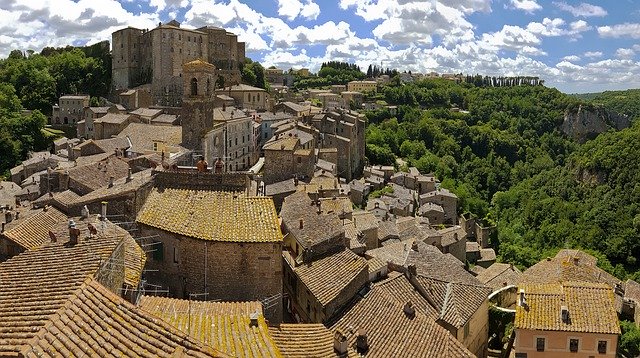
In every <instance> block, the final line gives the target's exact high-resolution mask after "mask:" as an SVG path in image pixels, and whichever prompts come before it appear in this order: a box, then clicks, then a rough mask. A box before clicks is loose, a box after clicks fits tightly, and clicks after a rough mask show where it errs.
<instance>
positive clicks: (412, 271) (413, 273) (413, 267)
mask: <svg viewBox="0 0 640 358" xmlns="http://www.w3.org/2000/svg"><path fill="white" fill-rule="evenodd" d="M407 272H409V275H410V276H416V275H417V274H418V270H417V269H416V265H409V266H408V267H407Z"/></svg>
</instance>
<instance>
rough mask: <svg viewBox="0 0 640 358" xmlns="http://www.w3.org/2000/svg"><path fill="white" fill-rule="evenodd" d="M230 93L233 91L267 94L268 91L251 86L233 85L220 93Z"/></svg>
mask: <svg viewBox="0 0 640 358" xmlns="http://www.w3.org/2000/svg"><path fill="white" fill-rule="evenodd" d="M229 91H231V92H244V91H259V92H266V90H265V89H264V88H259V87H254V86H249V85H245V84H239V85H233V86H231V87H225V88H224V89H222V90H221V91H220V92H229Z"/></svg>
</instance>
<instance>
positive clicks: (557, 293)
mask: <svg viewBox="0 0 640 358" xmlns="http://www.w3.org/2000/svg"><path fill="white" fill-rule="evenodd" d="M519 289H524V292H525V301H526V304H525V305H524V306H522V305H518V306H516V318H515V323H514V327H515V328H519V329H532V330H541V331H569V332H589V333H606V334H620V327H619V325H618V316H617V314H616V308H615V302H614V294H613V290H612V289H611V287H610V286H608V285H607V284H604V283H590V282H569V281H567V282H563V283H546V284H545V283H543V284H523V285H521V286H519ZM562 306H566V307H567V308H568V310H569V319H568V320H567V321H563V320H562V315H561V311H562Z"/></svg>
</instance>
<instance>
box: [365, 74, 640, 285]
mask: <svg viewBox="0 0 640 358" xmlns="http://www.w3.org/2000/svg"><path fill="white" fill-rule="evenodd" d="M629 92H630V93H629V94H628V95H626V97H624V96H625V95H624V94H618V95H616V96H615V98H610V97H605V96H603V97H596V98H594V99H593V104H594V106H595V107H598V106H600V105H602V106H605V107H606V108H607V109H610V110H613V111H619V112H621V113H625V114H628V115H630V116H631V117H632V118H634V117H637V116H638V113H639V112H636V111H635V110H634V106H633V105H634V104H637V101H635V100H632V101H635V103H626V100H623V98H627V99H630V100H631V99H634V98H635V97H634V96H635V94H634V91H629ZM382 93H383V96H384V99H385V101H387V102H388V103H390V104H396V105H398V113H397V114H396V115H393V116H392V115H391V114H390V112H389V110H388V109H380V110H376V111H370V112H367V117H368V118H369V120H370V123H371V124H370V126H369V127H368V129H367V147H366V149H367V157H368V158H369V160H370V162H373V163H381V164H383V163H384V164H392V163H394V162H395V159H396V158H397V157H402V158H403V159H405V160H406V161H407V162H408V164H409V165H412V166H416V167H417V168H418V169H419V170H420V171H421V172H434V173H435V174H436V175H437V176H438V177H439V178H441V179H442V185H443V186H444V187H447V188H449V189H451V190H452V191H453V192H455V193H456V194H457V195H458V196H459V197H460V204H461V211H470V212H472V213H474V214H476V215H478V216H480V217H485V218H486V219H488V220H489V221H492V222H494V223H495V224H496V225H497V226H498V240H497V242H495V243H494V245H495V248H496V250H497V252H498V254H499V256H500V257H501V258H502V259H503V260H504V261H508V262H513V263H516V264H518V265H519V266H521V267H528V266H530V265H532V264H533V263H535V262H537V261H538V260H540V259H541V258H543V257H545V256H549V255H551V254H553V252H554V251H557V250H558V249H559V248H563V247H573V248H583V249H587V250H590V251H591V252H592V253H594V254H595V255H596V256H598V257H600V258H601V260H600V261H601V265H602V266H603V268H605V269H606V270H608V271H610V272H612V273H614V274H615V275H617V276H618V277H620V278H625V277H626V276H627V275H635V276H637V274H636V272H637V271H638V264H639V263H638V262H636V257H638V255H639V254H640V240H639V238H640V237H639V235H640V206H639V205H638V204H636V203H638V202H640V201H639V200H638V199H640V197H639V196H640V174H638V173H640V164H639V163H638V162H637V160H636V159H637V158H639V157H640V125H633V126H632V127H631V128H628V129H625V130H622V131H613V130H612V131H609V132H606V133H604V134H601V135H599V136H598V137H596V138H595V139H594V140H591V141H587V142H586V143H585V144H582V145H581V144H578V143H576V142H574V141H573V140H572V139H570V138H568V137H567V136H565V135H564V134H563V133H562V132H561V131H560V126H561V124H562V122H563V118H564V113H565V110H567V108H575V107H576V106H577V105H579V104H580V103H582V102H583V100H581V99H579V98H576V97H573V96H569V95H565V94H563V93H561V92H559V91H557V90H555V89H551V88H547V87H544V86H540V85H538V86H531V85H524V86H513V87H498V88H496V87H487V86H476V85H474V84H473V83H461V84H457V83H455V82H452V81H446V80H423V81H419V82H417V83H414V84H408V85H401V86H389V87H385V88H383V89H382ZM452 106H455V107H458V108H461V109H462V110H463V111H461V112H457V111H452V110H450V108H451V107H452Z"/></svg>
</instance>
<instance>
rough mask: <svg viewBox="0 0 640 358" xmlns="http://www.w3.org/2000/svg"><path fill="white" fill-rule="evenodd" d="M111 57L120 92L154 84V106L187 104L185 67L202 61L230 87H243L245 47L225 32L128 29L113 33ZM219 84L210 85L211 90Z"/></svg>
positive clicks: (209, 28) (170, 26) (171, 27)
mask: <svg viewBox="0 0 640 358" xmlns="http://www.w3.org/2000/svg"><path fill="white" fill-rule="evenodd" d="M112 57H113V61H112V77H113V87H114V89H115V90H122V89H131V88H134V87H136V86H138V85H141V84H149V83H150V84H151V97H152V99H153V104H159V105H164V106H179V105H180V103H181V101H182V99H183V87H182V81H183V79H182V75H183V74H182V65H183V64H185V63H187V62H189V61H193V60H196V59H203V60H205V61H206V62H209V63H211V64H213V65H214V66H215V67H216V68H217V69H218V71H217V74H218V76H219V77H220V78H223V79H224V80H223V81H224V83H226V84H227V86H228V85H229V84H236V83H240V64H241V63H242V62H244V58H245V44H244V42H239V41H238V36H237V35H235V34H233V33H230V32H227V31H226V30H225V29H222V28H219V27H213V26H204V27H200V28H198V29H195V30H192V29H185V28H181V27H180V23H179V22H177V21H175V20H173V21H170V22H168V23H166V24H159V25H158V27H156V28H154V29H151V30H146V29H136V28H133V27H127V28H124V29H121V30H118V31H116V32H114V33H113V34H112ZM221 82H222V80H221ZM221 82H219V84H220V83H221ZM215 85H216V84H215V83H212V84H211V86H212V90H213V86H215ZM217 87H221V86H217ZM129 106H130V107H135V106H131V105H129Z"/></svg>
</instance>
